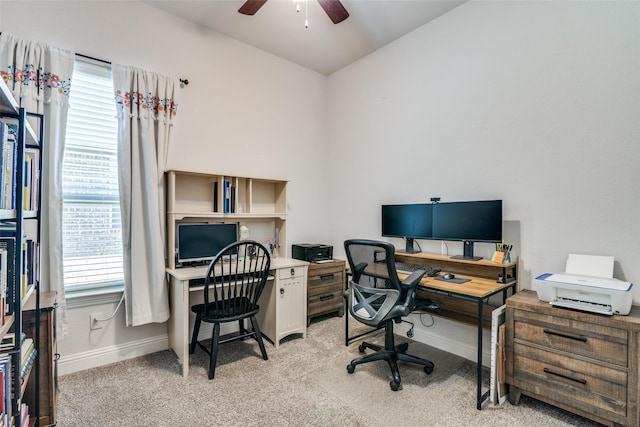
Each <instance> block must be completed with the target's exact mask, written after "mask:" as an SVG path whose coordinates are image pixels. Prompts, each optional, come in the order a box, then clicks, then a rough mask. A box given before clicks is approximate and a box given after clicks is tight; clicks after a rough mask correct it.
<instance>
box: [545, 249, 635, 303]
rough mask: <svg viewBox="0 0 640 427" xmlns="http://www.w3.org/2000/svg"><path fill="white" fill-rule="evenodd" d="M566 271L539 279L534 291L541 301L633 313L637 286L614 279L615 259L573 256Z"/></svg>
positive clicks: (570, 256)
mask: <svg viewBox="0 0 640 427" xmlns="http://www.w3.org/2000/svg"><path fill="white" fill-rule="evenodd" d="M566 270H567V271H566V272H565V273H560V274H552V273H546V274H542V275H540V276H538V277H536V278H535V280H534V282H533V289H534V290H535V291H536V292H537V294H538V298H539V299H540V300H542V301H547V302H549V303H550V304H552V305H555V306H559V307H567V308H573V309H577V310H583V311H590V312H593V313H599V314H607V315H613V314H622V315H627V314H629V311H631V305H632V302H633V295H632V289H633V283H630V282H624V281H622V280H618V279H614V278H613V257H595V256H592V255H569V260H567V268H566ZM576 271H578V272H580V273H584V274H578V273H576Z"/></svg>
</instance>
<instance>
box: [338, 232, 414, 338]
mask: <svg viewBox="0 0 640 427" xmlns="http://www.w3.org/2000/svg"><path fill="white" fill-rule="evenodd" d="M344 247H345V251H346V254H347V259H348V261H349V268H350V271H351V274H352V277H353V279H352V280H351V281H350V282H349V289H348V290H347V292H346V298H347V301H348V305H349V313H351V315H352V316H353V317H354V318H355V319H356V320H358V321H360V322H362V323H364V324H367V325H370V326H378V325H380V324H381V323H382V322H384V321H386V320H388V319H392V318H400V317H401V316H406V315H408V314H409V313H410V312H411V305H412V304H413V298H414V297H415V286H413V287H409V286H402V284H401V283H400V280H399V279H398V273H397V271H396V266H395V248H394V246H393V245H392V244H390V243H388V242H381V241H376V240H361V239H352V240H346V241H345V242H344Z"/></svg>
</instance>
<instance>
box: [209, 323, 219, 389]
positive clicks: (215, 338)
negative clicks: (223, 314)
mask: <svg viewBox="0 0 640 427" xmlns="http://www.w3.org/2000/svg"><path fill="white" fill-rule="evenodd" d="M219 341H220V323H214V324H213V335H212V337H211V359H210V360H209V379H210V380H211V379H213V377H214V376H215V373H216V363H217V361H218V343H219Z"/></svg>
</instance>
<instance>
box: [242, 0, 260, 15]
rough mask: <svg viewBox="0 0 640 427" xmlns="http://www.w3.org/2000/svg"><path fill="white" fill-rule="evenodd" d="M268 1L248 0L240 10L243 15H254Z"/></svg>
mask: <svg viewBox="0 0 640 427" xmlns="http://www.w3.org/2000/svg"><path fill="white" fill-rule="evenodd" d="M266 2H267V0H247V1H246V2H245V3H244V4H243V5H242V6H241V7H240V9H238V12H240V13H242V14H243V15H254V14H255V13H256V12H257V11H258V10H259V9H260V8H261V7H262V5H264V4H265V3H266Z"/></svg>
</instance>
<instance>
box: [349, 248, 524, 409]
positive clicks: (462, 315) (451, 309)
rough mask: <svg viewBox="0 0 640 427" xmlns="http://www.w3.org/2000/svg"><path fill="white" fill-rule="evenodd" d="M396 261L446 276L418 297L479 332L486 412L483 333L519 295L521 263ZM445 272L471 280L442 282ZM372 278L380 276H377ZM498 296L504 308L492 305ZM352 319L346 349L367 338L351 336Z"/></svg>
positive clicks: (431, 281)
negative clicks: (496, 311)
mask: <svg viewBox="0 0 640 427" xmlns="http://www.w3.org/2000/svg"><path fill="white" fill-rule="evenodd" d="M395 260H396V262H402V263H407V264H415V265H424V266H428V267H432V268H440V269H441V270H442V272H441V274H440V275H439V276H436V277H428V276H425V277H424V278H423V279H422V280H421V281H420V287H419V288H418V293H417V297H418V298H421V299H426V298H429V299H431V300H432V301H434V302H437V303H438V304H439V305H440V308H441V310H440V312H439V313H437V314H434V315H435V316H440V317H445V318H448V319H451V320H454V321H457V322H462V323H465V324H468V325H472V326H475V327H476V328H477V330H478V341H477V393H476V407H477V409H482V402H484V401H485V400H486V399H487V398H488V397H489V391H487V392H485V393H482V333H483V329H487V330H490V329H491V312H492V311H493V310H494V309H495V308H497V307H498V306H499V305H501V304H504V302H505V300H506V298H507V296H508V292H509V290H511V294H513V293H515V291H516V285H517V263H516V262H509V263H496V262H493V261H491V260H487V259H480V260H476V261H472V260H465V259H454V258H451V256H449V255H438V254H431V253H423V252H419V253H407V252H396V253H395ZM445 272H446V273H454V274H455V276H456V278H460V279H468V281H467V282H465V283H453V282H451V281H445V280H440V279H441V278H442V275H443V274H444V273H445ZM372 273H373V271H372ZM372 275H374V276H376V275H377V274H375V273H373V274H372ZM398 276H399V277H400V279H401V280H402V279H404V278H405V277H406V276H407V275H406V274H404V273H398ZM500 294H501V295H500ZM494 295H498V296H499V297H500V299H501V301H502V302H501V304H498V305H495V306H492V305H488V304H487V303H488V301H489V299H490V298H491V297H493V296H494ZM485 308H486V309H485ZM430 314H433V313H430ZM348 318H349V316H346V319H347V320H346V321H347V325H346V331H345V344H346V345H348V344H349V342H350V341H351V340H353V339H355V338H357V337H359V336H362V335H363V334H360V335H356V336H352V337H350V336H349V327H348Z"/></svg>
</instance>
